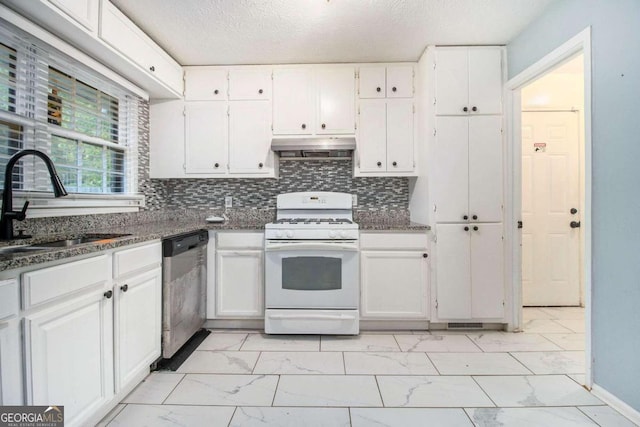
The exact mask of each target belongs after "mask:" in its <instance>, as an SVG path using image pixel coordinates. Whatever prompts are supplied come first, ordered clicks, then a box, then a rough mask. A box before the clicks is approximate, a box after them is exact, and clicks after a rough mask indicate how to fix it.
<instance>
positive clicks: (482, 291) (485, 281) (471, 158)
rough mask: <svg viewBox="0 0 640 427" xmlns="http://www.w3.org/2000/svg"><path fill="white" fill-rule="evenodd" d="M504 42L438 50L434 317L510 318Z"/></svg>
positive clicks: (432, 144)
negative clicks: (506, 267)
mask: <svg viewBox="0 0 640 427" xmlns="http://www.w3.org/2000/svg"><path fill="white" fill-rule="evenodd" d="M503 57H504V50H503V48H501V47H455V48H454V47H452V48H436V49H435V52H434V55H433V58H434V70H435V73H434V76H435V91H434V99H433V105H434V109H433V111H434V113H435V117H434V118H433V124H434V129H433V137H432V138H430V143H429V153H430V165H431V167H430V172H429V182H430V196H431V202H430V203H431V205H432V206H431V208H432V217H433V218H434V220H435V237H434V240H435V245H434V249H435V251H434V252H435V254H434V255H435V268H434V269H433V274H434V280H433V282H434V283H435V289H434V292H433V294H432V295H433V300H432V306H433V307H432V308H433V316H432V321H433V322H457V321H458V322H459V321H465V322H468V321H474V322H502V321H503V320H504V301H505V289H504V285H505V283H504V249H503V245H504V243H503V234H504V233H503V223H502V221H503V197H504V174H503V170H504V167H503V163H504V154H503V151H504V148H503V137H502V135H503V132H502V129H503V126H502V123H503V116H502V82H503Z"/></svg>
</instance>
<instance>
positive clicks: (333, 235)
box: [329, 231, 337, 239]
mask: <svg viewBox="0 0 640 427" xmlns="http://www.w3.org/2000/svg"><path fill="white" fill-rule="evenodd" d="M336 237H337V236H336V232H335V231H329V238H331V239H335V238H336Z"/></svg>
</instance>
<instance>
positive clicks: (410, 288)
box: [360, 251, 428, 320]
mask: <svg viewBox="0 0 640 427" xmlns="http://www.w3.org/2000/svg"><path fill="white" fill-rule="evenodd" d="M360 272H361V273H360V274H361V276H360V278H361V285H362V286H361V304H360V309H361V316H362V317H363V318H370V319H390V318H393V319H399V320H400V319H417V318H420V319H426V318H427V286H428V278H427V277H428V274H427V273H428V264H427V258H425V257H424V253H423V252H418V251H361V252H360Z"/></svg>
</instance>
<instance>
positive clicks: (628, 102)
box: [507, 0, 640, 411]
mask: <svg viewBox="0 0 640 427" xmlns="http://www.w3.org/2000/svg"><path fill="white" fill-rule="evenodd" d="M589 25H590V26H591V29H592V33H591V36H592V39H591V40H592V48H591V51H592V132H593V133H592V150H593V151H592V153H593V176H592V180H593V195H592V197H593V198H592V208H593V221H592V222H593V224H592V227H593V334H592V337H593V358H594V382H595V383H596V384H598V385H599V386H601V387H603V388H605V389H606V390H607V391H609V392H611V393H613V394H614V395H616V396H617V397H618V398H620V399H622V400H623V401H624V402H626V403H627V404H629V405H631V406H632V407H633V408H635V409H636V410H638V411H640V0H606V1H605V0H560V1H559V2H557V3H554V4H552V5H551V6H550V7H549V8H548V9H547V10H546V11H545V12H544V13H543V15H542V16H541V17H540V18H539V19H538V20H537V21H535V22H533V23H532V24H531V25H530V26H529V27H528V28H527V29H525V30H524V31H523V32H522V33H521V34H519V35H518V37H517V38H515V39H514V40H513V41H512V42H511V43H510V44H509V45H508V46H507V52H508V61H509V77H510V78H511V77H514V76H515V75H517V74H518V73H519V72H521V71H522V70H524V69H526V68H527V67H528V66H530V65H531V64H533V63H534V62H536V61H537V60H539V59H540V58H542V57H543V56H544V55H546V54H547V53H549V52H551V51H552V50H553V49H555V48H556V47H558V46H560V45H561V44H562V43H564V42H565V41H567V40H568V39H570V38H571V37H572V36H574V35H576V34H577V33H579V32H580V31H582V30H583V29H584V28H586V27H587V26H589Z"/></svg>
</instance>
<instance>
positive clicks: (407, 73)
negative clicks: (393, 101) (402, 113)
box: [387, 65, 413, 98]
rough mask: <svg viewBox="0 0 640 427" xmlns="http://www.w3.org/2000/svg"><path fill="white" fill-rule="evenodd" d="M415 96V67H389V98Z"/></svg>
mask: <svg viewBox="0 0 640 427" xmlns="http://www.w3.org/2000/svg"><path fill="white" fill-rule="evenodd" d="M412 97H413V67H412V66H410V65H398V66H395V67H387V98H412Z"/></svg>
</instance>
